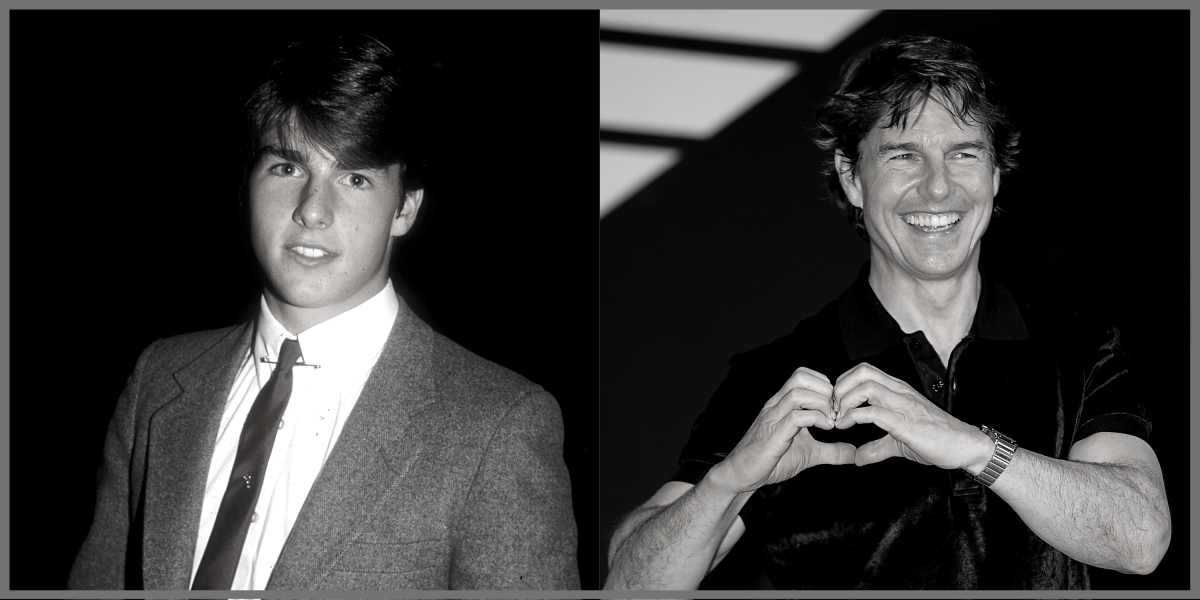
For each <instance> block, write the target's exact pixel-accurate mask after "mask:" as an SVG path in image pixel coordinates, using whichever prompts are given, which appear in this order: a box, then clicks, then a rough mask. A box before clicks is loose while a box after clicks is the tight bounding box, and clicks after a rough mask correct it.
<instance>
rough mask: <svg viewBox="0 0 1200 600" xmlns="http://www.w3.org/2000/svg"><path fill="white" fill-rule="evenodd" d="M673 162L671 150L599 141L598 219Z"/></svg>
mask: <svg viewBox="0 0 1200 600" xmlns="http://www.w3.org/2000/svg"><path fill="white" fill-rule="evenodd" d="M676 162H679V151H678V150H676V149H674V148H655V147H650V146H635V145H631V144H615V143H610V142H600V218H601V219H603V218H604V215H606V214H608V213H609V212H610V211H611V210H612V209H614V208H616V207H617V206H618V205H620V204H621V203H622V202H624V201H625V200H627V199H628V198H629V196H631V195H632V194H633V192H635V191H637V190H639V189H641V188H642V186H644V185H646V184H647V183H650V181H652V180H653V179H654V178H655V177H658V176H659V175H660V174H661V173H662V172H663V171H666V170H667V169H669V168H671V166H672V165H674V164H675V163H676Z"/></svg>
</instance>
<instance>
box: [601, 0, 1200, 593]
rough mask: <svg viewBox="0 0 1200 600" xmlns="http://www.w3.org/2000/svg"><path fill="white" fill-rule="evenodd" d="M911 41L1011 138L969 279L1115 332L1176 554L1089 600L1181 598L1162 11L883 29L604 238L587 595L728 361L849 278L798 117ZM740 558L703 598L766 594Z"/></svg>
mask: <svg viewBox="0 0 1200 600" xmlns="http://www.w3.org/2000/svg"><path fill="white" fill-rule="evenodd" d="M909 33H927V34H933V35H939V36H943V37H946V38H949V39H951V40H954V41H957V42H960V43H963V44H966V45H968V46H970V47H971V48H973V49H974V50H975V51H976V52H977V54H978V58H979V59H980V61H981V62H982V64H983V65H984V67H985V68H986V69H987V70H988V71H989V72H990V73H991V74H992V76H993V78H994V79H995V80H996V82H997V84H998V85H999V86H1000V88H1001V89H1002V90H1004V91H1006V92H1007V95H1008V97H1009V101H1010V105H1011V108H1012V112H1011V116H1012V118H1013V120H1014V121H1015V122H1016V124H1017V125H1018V126H1019V127H1020V129H1021V130H1022V131H1023V136H1022V138H1021V146H1022V150H1021V153H1020V155H1019V156H1018V159H1019V161H1020V167H1019V168H1018V169H1017V171H1016V172H1015V173H1013V174H1012V175H1011V176H1008V177H1005V178H1004V179H1003V181H1002V183H1001V188H1000V192H999V194H998V196H997V202H998V204H999V205H1000V206H1002V207H1004V208H1005V209H1006V210H1007V214H1005V215H1002V216H1001V217H999V218H996V219H993V220H992V222H991V225H990V227H989V229H988V233H987V235H986V236H985V237H984V241H983V245H982V255H981V261H982V268H983V269H984V270H986V271H987V272H989V273H991V274H992V275H993V276H994V277H996V278H997V279H998V280H1000V281H1002V282H1004V283H1005V284H1006V285H1007V286H1009V287H1010V289H1013V290H1015V291H1017V292H1018V293H1021V294H1025V295H1031V296H1039V297H1044V298H1049V299H1052V300H1055V301H1058V302H1061V303H1063V304H1065V305H1067V306H1070V307H1074V308H1077V309H1078V310H1079V311H1081V312H1084V313H1087V314H1091V315H1093V316H1095V317H1098V318H1100V319H1102V320H1104V321H1107V322H1109V323H1112V324H1114V325H1116V326H1117V327H1119V328H1120V330H1121V332H1122V334H1123V336H1122V339H1123V342H1124V344H1125V347H1126V349H1127V350H1128V352H1129V353H1130V355H1131V356H1132V357H1133V359H1134V361H1135V362H1136V364H1137V365H1138V366H1139V367H1140V370H1141V376H1142V381H1143V388H1142V389H1143V392H1144V397H1143V398H1142V399H1143V401H1144V402H1145V404H1146V406H1147V410H1148V412H1149V416H1150V418H1151V420H1152V421H1153V423H1154V431H1153V434H1152V436H1151V440H1150V441H1151V444H1152V446H1153V447H1154V448H1155V450H1156V452H1157V454H1158V457H1159V459H1160V461H1161V463H1162V466H1163V471H1164V475H1165V478H1166V486H1167V492H1168V497H1169V501H1170V506H1171V515H1172V520H1173V531H1174V536H1173V539H1172V543H1171V546H1170V549H1169V550H1168V552H1167V554H1166V557H1165V558H1164V560H1163V562H1162V563H1161V564H1160V566H1159V568H1158V570H1157V571H1156V572H1155V573H1153V574H1152V575H1150V576H1147V577H1136V576H1124V575H1120V574H1118V573H1115V572H1113V571H1107V570H1101V569H1092V570H1091V571H1092V582H1093V586H1094V587H1095V588H1098V589H1103V588H1126V589H1129V588H1174V589H1180V588H1185V589H1186V588H1187V587H1188V585H1189V580H1188V564H1189V562H1188V546H1189V545H1190V542H1191V540H1190V539H1189V534H1188V532H1189V530H1190V526H1189V520H1188V512H1189V504H1188V487H1189V483H1190V482H1189V468H1188V460H1189V457H1188V453H1187V450H1188V438H1189V435H1190V433H1189V430H1188V424H1189V411H1190V406H1189V404H1190V403H1189V394H1188V369H1189V362H1188V333H1187V332H1188V330H1189V329H1188V309H1189V304H1188V289H1189V288H1188V274H1189V269H1188V267H1189V253H1188V214H1189V194H1188V182H1189V166H1190V164H1191V163H1190V161H1189V144H1188V139H1189V132H1190V128H1189V125H1188V124H1189V111H1190V106H1189V103H1188V94H1189V84H1188V82H1189V74H1190V73H1189V69H1188V59H1189V54H1190V50H1189V45H1188V36H1189V16H1188V13H1186V12H1178V11H1177V12H1128V11H1113V12H1086V13H1085V12H1057V11H1037V12H989V11H972V12H951V11H938V12H915V11H913V12H885V13H882V14H880V15H879V16H878V17H876V18H875V19H874V20H872V21H871V22H869V23H867V24H866V25H865V26H864V27H863V28H862V29H861V30H860V31H858V32H857V33H855V34H853V35H852V36H850V37H849V38H848V39H847V40H845V41H844V42H843V43H841V44H840V45H839V46H838V47H836V48H835V49H833V50H832V51H830V52H829V53H827V54H825V55H815V56H811V57H808V56H805V57H803V60H802V65H801V69H800V72H799V74H798V76H797V77H796V78H795V79H793V80H792V81H790V82H789V83H787V84H785V85H784V86H782V87H781V88H780V89H779V90H778V91H777V92H775V93H774V94H773V95H771V96H769V97H768V98H767V99H766V100H765V101H763V102H762V103H761V104H759V105H758V106H756V107H755V108H753V109H752V110H750V111H749V112H748V113H747V114H746V115H744V116H743V117H741V118H740V119H738V120H737V121H736V122H734V123H733V124H732V125H731V126H730V127H729V128H727V129H726V130H724V131H722V132H721V133H719V134H718V135H717V136H716V137H715V138H713V139H712V140H709V141H707V142H705V143H702V144H699V145H697V146H694V147H689V148H685V152H684V158H683V160H682V162H681V163H680V164H679V165H677V166H676V167H674V168H673V169H671V170H670V171H668V172H667V173H665V174H664V175H663V176H662V177H660V178H659V179H658V180H657V181H655V182H654V183H652V184H651V185H649V186H648V187H647V188H646V189H644V190H642V191H641V192H640V193H638V194H637V195H636V196H634V197H633V198H632V199H631V200H629V201H628V202H627V203H625V204H624V205H622V206H620V207H619V208H617V209H616V210H615V211H613V212H612V213H611V214H610V215H609V216H608V217H606V218H605V219H604V220H602V221H601V223H600V284H601V285H600V380H601V383H602V385H601V396H600V399H601V420H600V430H601V444H602V450H603V451H602V455H601V471H600V482H601V483H600V498H601V506H602V507H603V508H602V510H601V513H600V528H601V532H600V538H601V540H600V541H601V547H600V550H601V563H600V569H601V573H602V577H604V576H605V575H606V574H607V567H606V564H605V560H604V556H605V553H606V552H607V549H608V548H607V541H608V538H609V536H610V535H611V531H612V528H613V527H614V526H615V524H616V520H617V519H618V518H619V517H620V516H621V515H623V514H624V513H626V512H627V511H629V510H631V509H633V508H634V507H636V506H637V505H639V504H640V503H642V502H644V501H645V500H646V499H648V498H649V497H650V496H651V495H652V494H653V493H654V492H655V490H657V489H658V488H659V487H660V486H661V485H662V484H664V483H665V482H667V481H668V480H669V479H670V477H671V475H672V473H673V472H674V470H675V468H676V459H677V457H678V453H679V451H680V450H681V449H682V447H683V445H684V443H685V442H686V440H687V437H688V432H689V429H690V427H691V424H692V422H693V420H694V419H695V418H696V416H697V415H699V414H700V412H701V411H702V410H703V408H704V406H705V404H706V402H707V401H708V398H709V396H710V395H711V394H712V393H713V391H715V390H716V387H717V385H718V384H719V383H720V382H721V380H722V379H723V378H724V377H725V374H726V372H727V360H728V359H729V357H730V356H732V355H733V354H735V353H737V352H742V351H745V350H748V349H750V348H753V347H756V346H759V345H762V344H765V343H767V342H769V341H771V340H773V339H775V338H777V337H780V336H783V335H786V334H787V333H789V332H790V331H791V330H792V329H793V328H794V327H795V325H796V323H797V322H799V321H800V320H801V319H803V318H804V317H807V316H810V315H812V314H814V313H815V312H816V311H817V310H819V309H820V308H821V307H822V306H823V305H825V304H826V303H828V302H830V301H832V300H833V299H834V298H836V297H837V296H838V295H839V294H840V293H841V291H842V290H843V289H845V287H846V286H848V285H849V283H850V282H851V281H852V280H853V278H854V276H855V275H856V273H857V269H858V267H859V266H860V265H861V264H862V263H863V262H864V261H865V260H866V259H867V253H868V247H867V244H866V242H864V241H862V240H861V239H860V238H858V237H857V235H856V234H855V233H854V232H853V230H852V228H851V227H850V226H849V225H848V224H846V223H845V221H844V220H843V218H842V217H841V215H840V214H839V213H836V212H835V211H834V209H833V208H832V206H831V204H830V203H828V201H826V200H825V199H824V197H825V190H824V188H823V181H822V180H821V179H820V178H819V177H818V175H817V170H818V166H819V161H820V159H821V157H820V155H819V153H818V151H817V150H816V148H815V146H813V144H812V143H811V142H810V139H811V133H812V127H813V115H814V113H815V109H816V107H817V106H818V105H819V103H820V102H822V101H823V99H824V98H825V97H826V96H827V94H828V92H829V91H830V90H831V87H832V85H833V81H834V79H833V78H834V76H835V75H836V72H837V68H838V66H839V65H840V64H841V63H842V61H843V60H844V59H845V58H847V57H848V56H850V55H851V54H852V53H853V52H855V51H857V50H858V49H860V48H862V47H863V46H865V45H866V44H868V43H870V42H872V41H875V40H877V39H878V38H880V37H885V36H898V35H903V34H909ZM603 37H604V35H603V34H602V39H603ZM661 41H662V40H660V42H661ZM667 42H668V44H667V45H670V41H669V40H668V41H667ZM743 50H745V51H746V52H747V53H750V54H754V53H755V50H754V49H752V48H751V49H743ZM763 55H772V53H769V52H767V53H763ZM762 400H763V401H765V400H766V399H765V398H763V399H762ZM893 460H900V459H893ZM751 559H752V557H747V556H746V551H745V549H740V548H739V549H736V550H735V552H734V554H733V555H731V556H730V557H729V558H727V559H726V561H725V562H724V563H722V565H721V566H720V567H719V568H718V569H717V570H716V571H714V573H713V574H712V575H710V577H709V580H708V581H706V584H705V587H711V588H717V589H720V588H735V589H736V588H744V587H752V586H762V585H769V584H767V583H766V582H765V581H763V580H762V579H761V578H760V577H761V571H757V570H756V569H755V567H754V563H753V560H751Z"/></svg>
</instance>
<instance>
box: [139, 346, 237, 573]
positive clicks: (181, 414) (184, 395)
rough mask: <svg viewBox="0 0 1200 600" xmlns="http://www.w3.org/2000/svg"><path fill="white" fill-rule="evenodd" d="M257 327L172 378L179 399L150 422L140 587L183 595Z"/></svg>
mask: <svg viewBox="0 0 1200 600" xmlns="http://www.w3.org/2000/svg"><path fill="white" fill-rule="evenodd" d="M253 331H254V327H253V326H252V324H250V323H247V324H244V325H242V326H240V327H237V328H235V329H233V330H231V331H230V333H229V335H226V336H225V337H223V338H222V339H221V340H220V341H219V342H217V344H215V345H213V346H212V347H211V348H209V349H208V350H206V351H205V352H204V353H202V354H201V355H200V356H199V357H197V358H196V359H195V360H194V361H192V362H191V363H189V364H188V365H187V366H186V367H184V368H183V369H180V370H179V371H177V372H176V373H175V374H174V377H175V381H176V382H177V383H178V384H179V388H180V393H179V395H177V396H175V397H174V398H172V399H169V400H167V402H166V403H165V404H164V405H163V406H162V407H161V408H158V409H157V410H156V411H155V412H154V413H153V415H152V416H151V417H150V421H149V426H148V433H147V454H146V456H147V458H146V482H145V495H146V502H145V517H144V528H145V529H144V532H143V544H144V547H143V556H144V557H145V559H144V561H143V564H144V570H143V578H144V579H143V583H144V585H145V588H146V589H148V590H169V589H185V590H186V589H188V587H189V586H190V584H191V577H192V561H193V553H194V552H195V551H197V550H196V548H195V545H196V534H197V532H198V530H199V526H200V511H201V508H202V505H203V503H204V490H205V486H206V484H207V478H208V468H209V465H210V463H211V462H212V453H213V447H214V444H215V443H216V439H217V430H218V428H219V427H220V423H221V414H222V412H223V411H224V408H225V401H226V399H227V398H228V397H229V391H230V390H231V389H232V388H233V382H234V378H235V377H236V375H237V372H238V368H239V367H240V365H241V362H242V360H243V359H244V357H245V356H246V354H247V353H248V352H249V351H250V343H251V339H252V332H253Z"/></svg>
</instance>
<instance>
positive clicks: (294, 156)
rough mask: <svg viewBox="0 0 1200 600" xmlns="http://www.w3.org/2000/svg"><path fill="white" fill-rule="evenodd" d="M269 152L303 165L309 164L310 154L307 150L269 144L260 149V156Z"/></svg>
mask: <svg viewBox="0 0 1200 600" xmlns="http://www.w3.org/2000/svg"><path fill="white" fill-rule="evenodd" d="M267 154H270V155H271V156H278V157H279V158H282V159H283V160H286V161H288V162H294V163H300V164H302V165H307V164H308V155H307V154H306V153H305V152H303V151H300V150H296V149H294V148H283V147H281V146H275V145H267V146H262V147H260V148H259V149H258V156H259V157H262V156H264V155H267Z"/></svg>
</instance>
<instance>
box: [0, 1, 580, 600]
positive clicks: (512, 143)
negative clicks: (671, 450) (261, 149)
mask: <svg viewBox="0 0 1200 600" xmlns="http://www.w3.org/2000/svg"><path fill="white" fill-rule="evenodd" d="M595 22H596V17H595V13H593V12H585V11H577V12H561V13H540V12H529V11H523V12H497V13H484V12H453V13H438V12H387V13H372V12H363V11H354V12H327V11H319V12H317V11H314V12H290V13H280V12H252V11H239V12H208V11H205V12H194V11H189V12H182V11H174V12H158V13H144V12H128V11H122V12H116V11H113V12H94V13H85V12H24V11H14V12H12V13H11V64H12V106H11V115H12V137H11V152H12V154H11V156H12V196H11V197H12V211H11V214H12V220H11V231H12V243H11V251H12V254H11V256H12V284H13V285H12V290H13V294H12V347H13V348H14V349H20V351H15V352H14V353H13V358H12V366H13V370H12V373H13V377H12V403H11V421H10V422H11V431H10V433H11V478H12V479H11V481H12V490H13V493H12V496H11V501H12V502H11V512H10V515H11V548H12V553H11V564H10V573H11V585H12V588H13V589H60V588H63V587H65V585H66V577H67V572H68V570H69V568H70V564H71V561H72V559H73V557H74V554H75V552H76V551H77V550H78V548H79V544H80V543H81V542H82V540H83V537H84V535H85V534H86V532H87V529H88V527H89V524H90V522H91V518H92V506H93V501H94V478H95V472H96V468H97V466H98V464H99V458H100V449H101V447H102V444H103V440H104V433H105V429H106V426H107V422H108V419H109V417H110V415H111V414H112V410H113V407H114V405H115V403H116V400H117V397H118V396H119V394H120V392H121V389H122V387H123V386H124V384H125V380H126V378H127V377H128V375H129V373H130V372H131V371H132V368H133V365H134V362H135V360H136V359H137V356H138V354H139V353H140V352H141V351H142V350H143V349H144V348H145V347H146V346H147V345H148V344H149V343H150V342H151V341H153V340H154V339H156V338H161V337H165V336H170V335H174V334H180V333H185V332H190V331H197V330H202V329H210V328H216V327H222V326H226V325H231V324H233V323H236V322H238V321H239V320H241V319H244V318H246V317H248V315H249V314H250V313H249V312H248V310H252V309H256V308H257V298H258V283H257V271H256V267H255V263H254V259H253V256H252V254H251V253H250V249H249V243H248V239H247V237H246V232H245V229H244V227H243V225H242V221H241V220H240V219H241V213H240V212H239V210H238V208H237V194H238V186H239V185H240V175H241V172H240V164H239V162H238V154H237V151H238V149H239V146H238V144H239V142H240V138H239V135H240V120H239V111H240V109H241V106H242V104H243V102H244V100H245V98H246V96H247V94H248V93H249V92H250V91H251V90H252V89H253V87H254V85H256V84H257V78H259V77H260V76H261V74H262V72H263V69H264V68H265V66H266V64H267V62H268V61H269V59H270V58H271V57H272V55H274V54H275V53H277V52H278V51H279V50H280V49H281V48H282V47H283V45H284V44H285V43H286V42H288V41H292V40H294V39H297V38H299V37H302V36H307V35H310V34H314V33H318V32H334V31H347V32H362V33H368V34H370V35H373V36H375V37H376V38H378V39H380V40H381V41H383V42H384V43H385V44H388V45H389V46H390V47H391V48H392V49H393V50H394V51H396V52H397V53H398V54H401V55H402V56H405V57H407V58H409V59H410V60H411V61H412V62H413V64H414V65H416V66H417V67H418V68H420V69H421V71H422V72H423V73H424V74H425V75H426V76H427V77H428V80H429V88H428V99H429V100H430V102H429V103H428V104H429V105H430V106H431V107H432V110H431V112H430V114H429V119H430V120H431V124H432V125H433V127H432V128H433V129H434V131H436V132H437V135H436V138H435V139H436V143H435V146H434V148H433V151H434V155H433V160H432V169H431V173H430V177H429V180H428V184H427V186H426V192H425V201H424V203H423V205H422V207H421V211H420V214H419V215H418V219H417V224H416V227H415V229H414V230H413V231H412V232H411V233H410V234H409V235H407V236H405V238H402V242H401V244H400V248H399V250H398V254H397V258H396V260H395V261H393V265H392V275H393V280H394V282H395V283H396V285H397V288H398V289H399V290H401V293H402V294H403V295H404V296H405V297H406V299H407V300H408V302H409V303H410V305H411V306H413V308H414V309H415V310H416V311H417V312H418V314H420V315H421V316H422V317H423V318H425V319H426V320H427V321H428V322H429V323H430V324H431V325H433V326H434V328H435V329H437V330H438V331H440V332H441V333H443V334H445V335H447V336H448V337H450V338H451V339H453V340H455V341H457V342H459V343H460V344H462V345H464V346H465V347H467V348H468V349H469V350H472V351H473V352H475V353H477V354H480V355H482V356H483V357H485V358H487V359H489V360H492V361H494V362H497V363H499V364H501V365H503V366H505V367H508V368H510V369H512V370H514V371H517V372H518V373H521V374H522V375H524V376H526V377H527V378H529V379H531V380H532V381H535V382H537V383H540V384H541V385H543V386H544V387H545V388H546V389H547V390H549V391H550V392H551V393H552V394H553V395H554V396H555V398H557V399H558V402H559V404H560V406H561V408H562V412H563V417H564V421H565V425H566V449H565V458H566V461H567V465H568V467H569V468H570V471H571V480H572V486H573V497H574V502H575V515H576V521H577V524H578V526H579V534H580V546H579V549H580V550H579V561H580V564H581V565H584V568H582V569H581V576H582V584H583V586H584V588H588V587H591V588H595V587H596V586H597V578H596V571H595V569H594V567H593V565H595V564H596V554H595V552H596V550H595V549H596V547H597V543H596V542H597V540H596V525H595V515H596V512H597V508H596V488H595V486H596V466H595V465H596V460H597V459H596V425H595V414H596V393H597V392H596V375H595V366H594V365H595V363H594V362H593V360H594V358H593V357H594V356H595V354H594V352H595V350H594V348H595V346H594V337H593V333H592V332H594V331H595V330H594V329H593V327H594V323H595V322H594V321H592V318H593V313H592V312H591V311H592V306H593V305H592V301H593V298H594V297H595V296H594V295H593V294H594V289H595V274H594V271H593V269H592V265H593V264H594V262H593V260H594V256H595V240H594V238H593V236H592V233H591V227H592V226H593V223H594V222H595V221H594V219H595V213H594V212H593V211H594V210H595V208H594V206H595V205H593V204H591V202H589V201H585V200H586V198H590V197H593V196H591V194H593V193H595V192H594V190H595V181H596V175H595V167H594V162H593V161H594V158H592V157H593V156H594V155H592V152H594V149H593V148H594V147H593V146H592V145H591V144H592V140H591V137H590V136H591V133H590V132H591V131H592V130H591V127H592V121H591V119H592V118H593V117H592V112H591V110H590V109H589V110H586V111H581V110H579V107H584V106H586V107H590V106H594V102H595V95H594V93H595V87H596V76H595V68H594V67H593V66H592V65H594V64H595V63H594V62H593V61H594V58H593V56H594V54H593V52H594V50H593V48H594V47H593V46H592V45H591V44H592V41H591V37H590V36H591V32H592V31H593V28H594V27H595ZM581 65H582V66H581ZM585 117H586V119H585ZM585 121H586V123H585ZM585 124H586V129H587V130H588V133H586V134H585V133H583V131H584V126H585ZM584 142H587V143H586V144H585V143H584ZM585 145H586V157H587V160H586V161H585V160H583V159H584V150H585V148H584V146H585ZM584 208H586V209H587V210H584ZM585 218H586V221H585Z"/></svg>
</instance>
